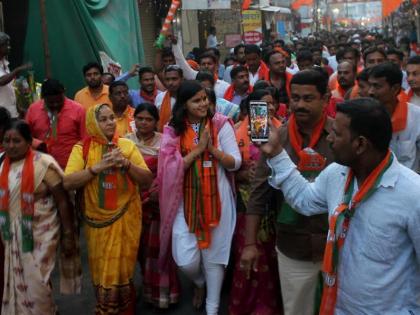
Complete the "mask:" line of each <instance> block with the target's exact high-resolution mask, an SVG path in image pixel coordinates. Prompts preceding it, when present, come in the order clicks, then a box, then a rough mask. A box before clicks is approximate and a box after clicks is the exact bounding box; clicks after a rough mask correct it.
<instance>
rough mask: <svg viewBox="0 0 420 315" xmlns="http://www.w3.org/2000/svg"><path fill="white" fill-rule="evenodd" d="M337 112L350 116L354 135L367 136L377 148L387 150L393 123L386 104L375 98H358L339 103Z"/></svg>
mask: <svg viewBox="0 0 420 315" xmlns="http://www.w3.org/2000/svg"><path fill="white" fill-rule="evenodd" d="M337 112H339V113H343V114H344V115H346V116H347V117H349V118H350V129H351V132H352V134H353V135H357V136H363V137H365V138H367V139H368V140H369V141H370V142H371V143H372V145H373V146H374V147H375V149H376V150H378V151H379V152H386V151H387V150H388V148H389V143H390V142H391V138H392V123H391V118H390V116H389V114H388V112H387V111H386V109H385V106H382V105H381V104H380V103H379V102H378V101H377V100H375V99H373V98H368V97H366V98H358V99H353V100H348V101H345V102H343V103H341V104H338V105H337Z"/></svg>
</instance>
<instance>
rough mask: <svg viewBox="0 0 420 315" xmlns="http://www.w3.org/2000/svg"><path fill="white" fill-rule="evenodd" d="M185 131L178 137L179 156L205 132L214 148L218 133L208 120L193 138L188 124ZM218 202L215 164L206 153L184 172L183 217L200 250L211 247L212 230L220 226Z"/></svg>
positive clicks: (191, 147)
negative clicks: (179, 143) (209, 133)
mask: <svg viewBox="0 0 420 315" xmlns="http://www.w3.org/2000/svg"><path fill="white" fill-rule="evenodd" d="M186 125H187V130H186V131H185V133H184V134H183V135H182V136H181V153H182V156H186V155H187V154H188V153H190V152H191V151H192V150H193V149H194V148H195V146H196V144H195V141H194V140H195V139H196V140H198V139H199V138H200V136H201V134H202V132H203V131H204V130H205V128H208V129H209V130H210V132H211V140H212V143H213V145H214V146H216V147H217V131H216V130H215V128H214V126H213V123H212V122H211V120H207V121H203V122H202V123H201V124H200V130H199V133H198V134H196V132H195V131H194V129H193V128H192V126H191V124H189V123H188V122H186ZM220 214H221V202H220V195H219V189H218V187H217V160H216V159H215V158H214V157H213V156H211V154H210V153H209V152H208V150H207V149H206V150H205V151H204V153H203V154H202V155H201V156H199V157H198V158H197V159H196V160H195V161H194V162H193V163H192V165H191V167H190V168H189V169H188V170H187V171H186V172H185V177H184V215H185V221H186V222H187V225H188V228H189V230H190V232H191V233H194V234H195V235H196V237H197V243H198V247H199V248H200V249H205V248H209V247H210V245H211V229H212V228H215V227H216V226H218V225H219V221H220Z"/></svg>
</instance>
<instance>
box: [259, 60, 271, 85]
mask: <svg viewBox="0 0 420 315" xmlns="http://www.w3.org/2000/svg"><path fill="white" fill-rule="evenodd" d="M258 80H264V81H267V82H269V81H270V69H268V67H267V65H266V64H265V62H264V61H261V63H260V67H259V69H258Z"/></svg>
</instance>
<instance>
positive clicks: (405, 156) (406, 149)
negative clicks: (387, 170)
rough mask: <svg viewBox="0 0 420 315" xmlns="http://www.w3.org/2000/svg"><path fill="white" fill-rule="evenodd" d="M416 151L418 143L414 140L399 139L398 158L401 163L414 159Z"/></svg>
mask: <svg viewBox="0 0 420 315" xmlns="http://www.w3.org/2000/svg"><path fill="white" fill-rule="evenodd" d="M415 153H416V144H415V143H414V142H413V141H410V140H405V141H399V142H398V144H397V152H396V154H397V158H398V161H399V162H401V163H404V162H408V161H411V160H413V159H414V157H415Z"/></svg>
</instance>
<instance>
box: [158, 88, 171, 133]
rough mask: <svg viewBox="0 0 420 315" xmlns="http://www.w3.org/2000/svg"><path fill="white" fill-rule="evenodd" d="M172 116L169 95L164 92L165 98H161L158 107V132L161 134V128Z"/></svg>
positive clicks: (167, 92)
mask: <svg viewBox="0 0 420 315" xmlns="http://www.w3.org/2000/svg"><path fill="white" fill-rule="evenodd" d="M171 115H172V106H171V93H169V91H166V93H165V96H164V97H163V100H162V104H161V105H160V111H159V126H158V131H159V132H162V130H163V127H164V126H165V125H166V124H167V123H168V122H169V120H170V119H171Z"/></svg>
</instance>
